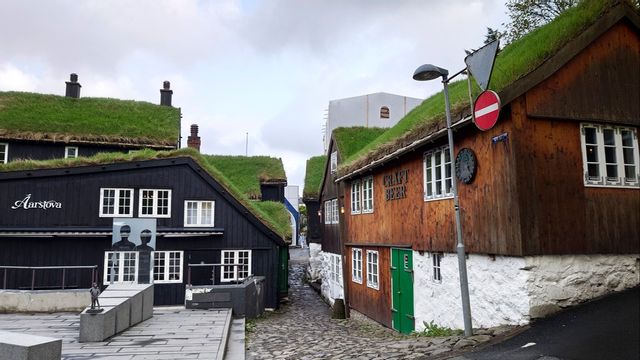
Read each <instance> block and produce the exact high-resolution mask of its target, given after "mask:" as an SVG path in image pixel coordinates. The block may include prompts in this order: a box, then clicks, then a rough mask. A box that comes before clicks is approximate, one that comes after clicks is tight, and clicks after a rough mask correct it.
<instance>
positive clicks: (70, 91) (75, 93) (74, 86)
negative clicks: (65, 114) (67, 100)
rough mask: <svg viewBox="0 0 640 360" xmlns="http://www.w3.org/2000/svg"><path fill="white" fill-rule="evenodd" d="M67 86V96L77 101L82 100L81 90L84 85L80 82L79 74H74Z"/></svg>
mask: <svg viewBox="0 0 640 360" xmlns="http://www.w3.org/2000/svg"><path fill="white" fill-rule="evenodd" d="M65 83H66V84H67V91H66V92H65V96H67V97H72V98H75V99H79V98H80V88H81V87H82V85H80V83H79V82H78V74H75V73H72V74H71V76H70V79H69V81H65Z"/></svg>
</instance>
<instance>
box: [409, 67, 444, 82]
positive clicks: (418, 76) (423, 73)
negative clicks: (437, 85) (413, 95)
mask: <svg viewBox="0 0 640 360" xmlns="http://www.w3.org/2000/svg"><path fill="white" fill-rule="evenodd" d="M448 75H449V70H447V69H443V68H440V67H437V66H435V65H431V64H424V65H421V66H419V67H418V68H417V69H416V71H415V72H414V73H413V80H418V81H427V80H433V79H436V78H439V77H444V78H446V77H447V76H448Z"/></svg>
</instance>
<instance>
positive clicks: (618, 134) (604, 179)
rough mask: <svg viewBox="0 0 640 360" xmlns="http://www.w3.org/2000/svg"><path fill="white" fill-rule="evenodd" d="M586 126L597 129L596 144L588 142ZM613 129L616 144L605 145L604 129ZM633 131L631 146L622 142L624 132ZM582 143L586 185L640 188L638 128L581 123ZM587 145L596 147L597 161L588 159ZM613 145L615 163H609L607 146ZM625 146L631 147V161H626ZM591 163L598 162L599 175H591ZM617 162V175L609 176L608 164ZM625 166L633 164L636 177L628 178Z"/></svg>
mask: <svg viewBox="0 0 640 360" xmlns="http://www.w3.org/2000/svg"><path fill="white" fill-rule="evenodd" d="M586 128H594V129H595V131H596V144H587V143H586V130H585V129H586ZM605 130H611V131H613V132H614V145H605V143H604V131H605ZM623 131H628V132H631V135H632V137H631V147H629V146H625V145H623V143H622V132H623ZM580 145H581V150H582V169H583V180H584V186H587V187H615V188H633V189H637V188H640V155H639V151H638V130H637V129H636V128H633V127H627V126H612V125H600V124H590V123H582V124H580ZM587 145H589V146H595V147H596V151H597V152H596V155H597V156H596V157H597V159H596V161H595V162H588V161H587ZM607 147H609V148H611V147H613V148H614V149H615V158H616V162H615V163H609V164H608V163H607V159H606V154H605V148H607ZM624 148H627V149H629V148H630V149H631V153H632V155H633V161H632V162H631V163H625V158H624ZM589 164H592V165H593V164H597V166H598V175H599V176H598V177H597V178H596V177H592V176H589ZM612 164H615V167H616V169H617V175H618V176H617V177H614V178H612V177H608V176H607V165H609V166H611V165H612ZM625 166H633V167H634V172H635V178H631V179H630V178H627V177H626V176H625Z"/></svg>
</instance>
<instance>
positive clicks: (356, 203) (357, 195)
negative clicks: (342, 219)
mask: <svg viewBox="0 0 640 360" xmlns="http://www.w3.org/2000/svg"><path fill="white" fill-rule="evenodd" d="M361 194H362V181H360V180H354V181H353V182H351V214H353V215H355V214H360V213H361V212H362V195H361Z"/></svg>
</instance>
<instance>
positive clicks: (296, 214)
mask: <svg viewBox="0 0 640 360" xmlns="http://www.w3.org/2000/svg"><path fill="white" fill-rule="evenodd" d="M299 191H300V187H299V186H298V185H289V186H287V187H285V188H284V198H285V206H286V207H287V210H289V217H290V218H291V235H292V236H291V246H299V245H300V243H299V238H300V234H299V232H300V193H299Z"/></svg>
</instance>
